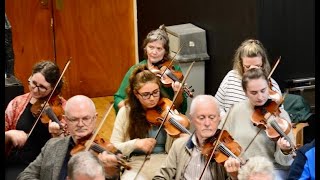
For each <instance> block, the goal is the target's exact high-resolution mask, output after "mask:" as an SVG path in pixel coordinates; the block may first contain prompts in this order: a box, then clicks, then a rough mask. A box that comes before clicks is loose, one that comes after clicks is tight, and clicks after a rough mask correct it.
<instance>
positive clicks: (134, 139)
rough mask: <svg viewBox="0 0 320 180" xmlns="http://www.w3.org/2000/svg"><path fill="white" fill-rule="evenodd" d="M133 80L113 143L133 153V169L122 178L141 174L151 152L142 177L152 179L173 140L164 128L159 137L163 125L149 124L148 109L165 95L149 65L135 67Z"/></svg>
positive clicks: (131, 78)
mask: <svg viewBox="0 0 320 180" xmlns="http://www.w3.org/2000/svg"><path fill="white" fill-rule="evenodd" d="M129 82H130V84H129V86H128V88H127V93H128V95H127V96H128V99H127V101H125V106H123V107H122V108H120V110H119V112H118V114H117V117H116V120H115V123H114V127H113V130H112V134H111V138H110V142H111V143H113V144H114V145H115V146H116V147H117V148H118V149H119V150H121V151H122V152H123V154H124V155H126V156H131V163H130V164H131V166H132V169H131V170H130V171H124V173H123V175H122V176H121V179H128V178H129V179H131V178H133V177H134V176H135V175H137V172H138V171H139V169H140V168H141V167H142V164H143V161H144V157H145V155H146V154H151V158H150V160H147V161H146V163H145V165H144V166H143V167H142V170H141V172H140V173H139V176H138V177H139V178H142V179H143V178H144V179H151V178H152V177H153V175H154V173H155V171H156V170H158V168H159V166H160V165H161V162H162V161H163V160H164V159H165V157H166V154H165V152H168V149H169V148H170V145H171V142H172V138H171V137H170V136H169V135H167V133H166V131H165V130H164V128H161V129H160V133H159V135H158V137H157V138H155V135H156V133H157V131H158V130H159V126H156V125H152V124H151V123H148V121H147V118H146V113H147V111H148V110H152V109H153V108H155V107H156V106H157V105H158V103H159V101H160V100H161V98H162V94H161V93H160V80H159V78H158V77H157V76H156V75H155V74H154V73H152V72H151V71H150V70H149V69H148V67H147V65H140V66H137V67H136V69H134V70H133V72H132V74H131V76H130V79H129ZM139 178H138V179H139Z"/></svg>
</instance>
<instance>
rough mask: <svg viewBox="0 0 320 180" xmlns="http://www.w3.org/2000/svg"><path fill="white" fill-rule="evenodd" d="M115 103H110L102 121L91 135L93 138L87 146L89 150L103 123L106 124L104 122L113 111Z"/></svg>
mask: <svg viewBox="0 0 320 180" xmlns="http://www.w3.org/2000/svg"><path fill="white" fill-rule="evenodd" d="M113 104H114V103H112V104H110V106H109V109H108V110H107V111H106V112H105V113H104V116H103V118H102V119H101V121H100V123H99V125H98V127H97V129H96V130H95V132H94V134H93V135H92V136H91V138H90V139H89V140H88V141H87V142H86V148H85V150H86V151H88V150H89V149H90V147H91V145H92V143H93V141H94V139H95V138H96V137H97V135H98V133H99V131H100V129H101V128H102V125H103V124H104V122H105V121H106V119H107V117H108V115H109V114H110V112H111V109H112V107H113Z"/></svg>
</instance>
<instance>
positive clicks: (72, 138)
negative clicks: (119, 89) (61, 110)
mask: <svg viewBox="0 0 320 180" xmlns="http://www.w3.org/2000/svg"><path fill="white" fill-rule="evenodd" d="M97 116H98V114H97V112H96V108H95V105H94V103H93V101H92V100H91V99H90V98H88V97H86V96H83V95H76V96H73V97H71V98H70V99H69V100H68V101H67V102H66V106H65V115H64V116H63V118H64V120H65V121H66V123H67V128H68V131H69V132H70V135H69V136H67V137H64V138H52V139H50V140H49V141H48V142H47V143H46V144H45V146H44V147H43V148H42V150H41V153H40V154H39V155H38V157H37V158H36V159H35V160H34V161H33V162H32V163H30V165H29V166H28V167H27V168H26V169H25V170H24V171H23V172H21V173H20V174H19V176H18V178H17V179H19V180H22V179H52V180H55V179H57V180H58V179H63V180H64V179H66V177H67V171H68V167H67V166H68V161H69V159H70V157H71V155H70V152H71V150H72V149H73V147H74V146H75V145H76V144H77V143H79V140H80V139H81V138H83V137H88V136H90V135H92V134H93V133H94V130H95V125H96V119H97ZM98 158H99V159H100V160H101V161H102V162H103V164H104V166H105V169H106V170H108V169H112V168H116V169H119V165H118V162H117V158H116V156H115V155H110V154H107V152H106V151H104V152H103V153H100V154H99V155H98ZM113 170H114V169H112V172H114V171H113ZM118 175H119V174H116V175H115V174H112V175H111V174H108V171H106V177H108V178H109V179H114V178H117V176H118Z"/></svg>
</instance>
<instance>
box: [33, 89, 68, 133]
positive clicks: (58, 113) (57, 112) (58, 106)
mask: <svg viewBox="0 0 320 180" xmlns="http://www.w3.org/2000/svg"><path fill="white" fill-rule="evenodd" d="M44 104H45V100H43V99H38V100H37V101H36V102H35V103H34V104H33V105H32V106H31V112H32V115H33V116H34V117H38V116H39V115H40V112H41V110H42V108H43V106H44ZM62 104H63V103H62V99H61V98H60V97H59V96H58V95H56V96H55V97H52V98H51V99H50V100H49V102H48V106H46V107H45V110H44V112H43V113H42V114H41V118H40V119H41V122H42V123H44V124H47V123H49V121H50V119H51V120H52V121H54V122H56V123H58V124H59V126H60V127H62V125H61V123H60V120H61V119H62V116H63V114H64V110H63V107H62Z"/></svg>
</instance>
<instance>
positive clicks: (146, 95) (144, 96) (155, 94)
mask: <svg viewBox="0 0 320 180" xmlns="http://www.w3.org/2000/svg"><path fill="white" fill-rule="evenodd" d="M137 93H138V94H139V95H140V96H141V97H142V99H144V100H147V99H150V97H151V95H152V96H153V97H159V96H160V89H156V90H154V91H153V92H151V93H150V92H144V93H141V94H140V93H139V92H138V91H137Z"/></svg>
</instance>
